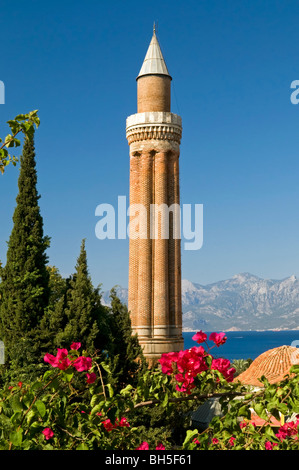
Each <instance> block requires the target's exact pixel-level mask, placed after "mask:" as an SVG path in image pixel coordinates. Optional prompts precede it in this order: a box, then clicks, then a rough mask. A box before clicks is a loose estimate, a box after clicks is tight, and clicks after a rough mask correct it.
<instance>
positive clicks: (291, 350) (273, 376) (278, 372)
mask: <svg viewBox="0 0 299 470" xmlns="http://www.w3.org/2000/svg"><path fill="white" fill-rule="evenodd" d="M294 364H299V349H297V348H295V347H292V346H280V347H278V348H274V349H269V350H268V351H266V352H264V353H263V354H261V355H260V356H258V357H257V358H256V359H255V360H254V361H253V362H252V364H251V365H250V366H249V367H248V369H247V370H245V371H244V372H242V374H240V375H238V376H237V377H236V378H235V380H234V381H236V382H237V381H239V382H241V383H242V384H244V385H252V386H255V387H262V386H263V384H262V383H261V382H260V381H259V380H258V379H260V378H261V377H262V376H263V375H264V376H265V377H266V378H267V379H268V381H269V382H270V383H277V382H280V381H281V380H283V379H284V377H285V375H287V374H288V373H289V370H290V368H291V366H292V365H294Z"/></svg>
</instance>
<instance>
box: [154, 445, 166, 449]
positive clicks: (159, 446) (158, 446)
mask: <svg viewBox="0 0 299 470" xmlns="http://www.w3.org/2000/svg"><path fill="white" fill-rule="evenodd" d="M156 450H165V447H164V446H163V444H158V445H157V447H156Z"/></svg>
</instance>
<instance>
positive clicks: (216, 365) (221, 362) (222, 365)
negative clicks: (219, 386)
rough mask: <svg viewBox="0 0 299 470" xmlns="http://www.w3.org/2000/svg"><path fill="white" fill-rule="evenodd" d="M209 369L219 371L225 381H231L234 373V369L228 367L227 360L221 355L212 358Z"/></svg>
mask: <svg viewBox="0 0 299 470" xmlns="http://www.w3.org/2000/svg"><path fill="white" fill-rule="evenodd" d="M211 369H213V370H218V371H219V372H221V374H222V375H223V377H224V378H225V379H226V381H227V382H232V381H233V379H234V373H235V372H236V369H234V368H233V367H230V362H229V360H228V359H224V358H222V357H219V358H217V359H213V360H212V364H211Z"/></svg>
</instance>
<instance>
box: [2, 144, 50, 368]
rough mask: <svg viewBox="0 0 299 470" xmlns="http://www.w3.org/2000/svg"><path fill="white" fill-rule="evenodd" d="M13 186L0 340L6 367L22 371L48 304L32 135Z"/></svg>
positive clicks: (31, 357)
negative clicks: (15, 186)
mask: <svg viewBox="0 0 299 470" xmlns="http://www.w3.org/2000/svg"><path fill="white" fill-rule="evenodd" d="M18 188H19V192H18V196H17V198H16V202H17V205H16V208H15V211H14V215H13V228H12V232H11V235H10V238H9V241H8V250H7V260H6V265H5V267H3V268H1V271H0V276H1V284H0V295H1V303H0V338H1V340H2V341H4V346H5V358H6V365H7V366H8V367H10V366H12V367H15V368H19V367H20V368H22V370H24V369H25V368H26V367H27V366H28V365H30V364H34V363H37V362H38V361H39V360H40V356H41V344H40V335H39V325H40V321H41V319H42V317H43V314H44V311H45V308H46V307H47V304H48V301H49V275H48V271H47V267H46V264H47V255H46V249H47V247H48V246H49V238H48V237H46V236H44V233H43V219H42V216H41V213H40V207H39V203H38V201H39V198H40V196H39V194H38V191H37V172H36V162H35V147H34V135H31V136H30V137H26V139H25V142H24V147H23V153H22V157H21V160H20V174H19V179H18Z"/></svg>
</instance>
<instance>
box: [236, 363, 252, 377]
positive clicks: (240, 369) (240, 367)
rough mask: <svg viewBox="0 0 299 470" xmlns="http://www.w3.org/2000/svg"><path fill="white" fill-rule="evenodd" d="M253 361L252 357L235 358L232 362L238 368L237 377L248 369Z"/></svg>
mask: <svg viewBox="0 0 299 470" xmlns="http://www.w3.org/2000/svg"><path fill="white" fill-rule="evenodd" d="M251 363H252V359H235V360H234V361H233V363H232V366H233V367H234V368H235V369H236V372H235V377H237V376H238V375H240V374H241V373H242V372H244V371H245V370H246V369H248V367H249V366H250V364H251Z"/></svg>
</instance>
